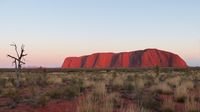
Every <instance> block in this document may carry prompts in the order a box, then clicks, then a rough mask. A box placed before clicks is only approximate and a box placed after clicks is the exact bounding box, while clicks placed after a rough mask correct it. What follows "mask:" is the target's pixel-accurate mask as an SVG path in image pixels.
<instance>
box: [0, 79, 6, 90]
mask: <svg viewBox="0 0 200 112" xmlns="http://www.w3.org/2000/svg"><path fill="white" fill-rule="evenodd" d="M5 85H6V79H2V78H0V87H3V88H4V87H5Z"/></svg>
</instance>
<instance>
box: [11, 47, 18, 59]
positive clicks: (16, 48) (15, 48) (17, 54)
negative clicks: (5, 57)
mask: <svg viewBox="0 0 200 112" xmlns="http://www.w3.org/2000/svg"><path fill="white" fill-rule="evenodd" d="M10 46H13V47H15V52H16V53H17V57H18V58H19V52H18V50H17V45H16V44H15V43H13V44H10Z"/></svg>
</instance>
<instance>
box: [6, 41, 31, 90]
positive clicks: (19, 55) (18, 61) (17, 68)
mask: <svg viewBox="0 0 200 112" xmlns="http://www.w3.org/2000/svg"><path fill="white" fill-rule="evenodd" d="M10 46H13V47H14V48H15V52H16V54H17V56H16V57H15V56H11V55H7V56H8V57H10V58H12V59H14V61H13V64H14V65H15V73H16V75H17V79H16V86H17V87H19V86H20V82H19V78H20V72H21V68H22V65H23V64H25V62H23V61H22V59H24V57H25V56H27V55H28V54H24V51H25V50H24V45H23V44H22V45H21V52H20V53H19V52H18V49H17V45H16V44H10Z"/></svg>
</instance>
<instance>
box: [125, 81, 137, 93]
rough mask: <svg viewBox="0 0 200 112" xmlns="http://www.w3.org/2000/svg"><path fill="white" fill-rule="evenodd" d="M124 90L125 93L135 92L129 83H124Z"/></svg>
mask: <svg viewBox="0 0 200 112" xmlns="http://www.w3.org/2000/svg"><path fill="white" fill-rule="evenodd" d="M124 90H125V91H127V92H128V93H132V92H133V91H134V90H135V86H134V85H133V83H131V82H125V83H124Z"/></svg>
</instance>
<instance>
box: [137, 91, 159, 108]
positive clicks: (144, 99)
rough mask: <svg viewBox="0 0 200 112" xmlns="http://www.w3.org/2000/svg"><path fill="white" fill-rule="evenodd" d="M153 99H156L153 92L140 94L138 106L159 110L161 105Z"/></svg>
mask: <svg viewBox="0 0 200 112" xmlns="http://www.w3.org/2000/svg"><path fill="white" fill-rule="evenodd" d="M155 97H156V94H155V93H153V92H149V93H140V97H139V99H138V102H139V104H140V105H142V106H143V107H144V108H146V109H150V110H157V109H160V107H161V103H160V102H159V101H158V100H156V98H155Z"/></svg>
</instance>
